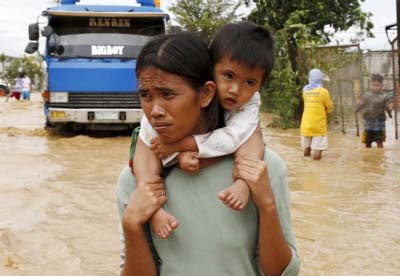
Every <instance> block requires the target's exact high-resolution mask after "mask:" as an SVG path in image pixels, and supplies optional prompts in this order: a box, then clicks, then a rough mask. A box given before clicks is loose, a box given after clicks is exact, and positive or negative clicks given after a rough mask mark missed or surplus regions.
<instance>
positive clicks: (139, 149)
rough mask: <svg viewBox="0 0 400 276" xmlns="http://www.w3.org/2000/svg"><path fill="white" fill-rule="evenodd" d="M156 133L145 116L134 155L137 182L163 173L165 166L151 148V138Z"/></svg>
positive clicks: (134, 171)
mask: <svg viewBox="0 0 400 276" xmlns="http://www.w3.org/2000/svg"><path fill="white" fill-rule="evenodd" d="M156 135H157V133H156V132H155V131H154V130H153V128H152V127H151V125H150V123H149V121H148V120H147V118H146V117H145V116H143V118H142V121H141V123H140V131H139V137H137V142H136V146H135V149H134V155H133V173H134V174H135V177H136V178H137V182H140V181H146V180H149V179H153V178H154V176H160V175H161V172H162V167H163V166H162V163H161V160H160V159H159V158H158V157H157V156H156V155H155V154H154V153H153V152H152V151H151V149H150V148H149V145H150V139H151V138H153V137H155V136H156Z"/></svg>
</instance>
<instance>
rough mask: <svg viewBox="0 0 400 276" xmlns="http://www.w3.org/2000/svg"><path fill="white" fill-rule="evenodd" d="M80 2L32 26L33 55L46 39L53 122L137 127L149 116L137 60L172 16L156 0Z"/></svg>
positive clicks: (51, 11) (65, 4)
mask: <svg viewBox="0 0 400 276" xmlns="http://www.w3.org/2000/svg"><path fill="white" fill-rule="evenodd" d="M78 1H79V0H62V1H61V3H60V5H58V6H56V7H52V8H48V9H47V10H46V11H44V12H43V13H42V17H44V18H45V19H46V20H45V21H46V23H45V24H44V25H43V23H39V22H38V23H36V24H31V25H30V26H29V36H30V39H31V40H33V41H34V42H31V43H29V44H28V46H27V48H26V50H25V51H26V52H27V53H33V52H35V51H36V50H38V49H39V48H40V45H39V41H41V40H40V39H39V38H40V37H43V38H44V40H45V45H44V46H45V47H44V53H43V55H42V56H43V58H44V61H45V63H46V65H47V66H46V71H47V72H46V73H47V74H46V76H47V80H46V84H47V88H46V89H45V92H44V93H43V96H44V97H43V98H44V101H45V113H46V120H47V123H48V124H51V125H54V126H63V125H67V124H68V125H73V126H74V128H76V127H82V126H85V127H87V128H89V129H113V128H118V129H120V128H126V127H132V126H133V125H135V124H137V123H139V122H140V119H141V117H142V115H143V112H142V109H141V107H140V100H139V95H138V93H137V87H138V83H137V79H136V73H135V68H136V59H137V57H138V55H139V53H140V51H141V49H142V47H143V46H144V45H145V44H146V43H147V42H148V41H149V40H151V39H152V38H153V37H154V36H156V35H159V34H163V33H165V32H166V24H167V21H168V19H169V17H168V15H167V14H166V13H164V12H163V11H162V10H160V9H159V8H158V7H156V4H157V3H155V2H154V1H152V0H138V1H137V2H138V3H139V4H140V6H113V5H108V6H105V5H78V4H76V2H78ZM41 22H43V20H41ZM41 24H42V26H41ZM39 32H40V34H41V35H39Z"/></svg>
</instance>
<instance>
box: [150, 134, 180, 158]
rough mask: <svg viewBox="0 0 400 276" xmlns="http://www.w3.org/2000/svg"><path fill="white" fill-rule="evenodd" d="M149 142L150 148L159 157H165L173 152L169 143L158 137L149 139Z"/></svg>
mask: <svg viewBox="0 0 400 276" xmlns="http://www.w3.org/2000/svg"><path fill="white" fill-rule="evenodd" d="M150 143H151V146H150V149H151V150H152V151H153V152H154V154H155V155H157V156H158V158H160V159H162V158H165V157H167V156H168V155H171V154H172V153H174V152H175V151H174V150H173V148H172V146H171V145H169V144H164V143H163V142H161V140H160V138H159V137H155V138H153V139H151V141H150Z"/></svg>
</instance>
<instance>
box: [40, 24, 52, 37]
mask: <svg viewBox="0 0 400 276" xmlns="http://www.w3.org/2000/svg"><path fill="white" fill-rule="evenodd" d="M52 33H53V28H52V27H51V26H46V27H44V29H43V30H42V36H44V37H49V36H50V35H51V34H52Z"/></svg>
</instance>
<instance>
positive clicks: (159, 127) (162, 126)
mask: <svg viewBox="0 0 400 276" xmlns="http://www.w3.org/2000/svg"><path fill="white" fill-rule="evenodd" d="M151 125H152V126H153V128H154V130H155V131H157V132H160V131H161V132H162V131H164V130H166V129H167V128H168V127H169V126H171V124H170V123H167V122H163V121H153V122H152V124H151Z"/></svg>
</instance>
